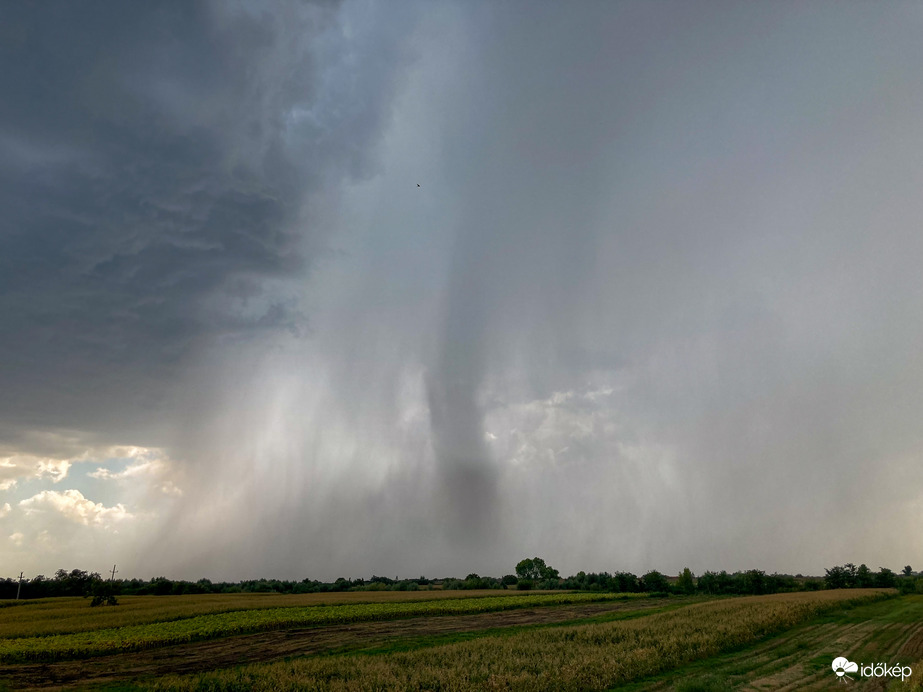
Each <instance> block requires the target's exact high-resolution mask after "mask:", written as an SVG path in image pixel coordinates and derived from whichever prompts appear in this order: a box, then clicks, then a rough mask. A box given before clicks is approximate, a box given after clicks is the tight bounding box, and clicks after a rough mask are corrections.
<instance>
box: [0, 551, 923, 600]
mask: <svg viewBox="0 0 923 692" xmlns="http://www.w3.org/2000/svg"><path fill="white" fill-rule="evenodd" d="M824 571H825V575H824V577H822V578H819V577H803V576H802V575H800V574H797V575H794V576H793V575H788V574H767V573H766V572H764V571H763V570H759V569H751V570H746V571H742V572H734V573H730V574H729V573H728V572H725V571H721V572H712V571H706V572H703V573H702V574H701V575H699V576H698V577H697V576H696V575H695V574H693V573H692V572H691V571H690V570H689V568H685V569H684V570H683V571H682V572H681V573H680V574H679V575H678V576H676V577H668V576H666V575H664V574H662V573H660V572H658V571H657V570H651V571H649V572H646V573H645V574H643V575H640V576H638V575H635V574H632V573H631V572H611V573H610V572H589V573H587V572H583V571H581V572H578V573H577V574H575V575H572V576H569V577H561V576H560V574H559V572H558V570H556V569H554V568H553V567H551V566H550V565H548V564H547V563H546V562H545V561H544V560H543V559H542V558H538V557H534V558H526V559H524V560H521V561H520V562H519V563H517V565H516V568H515V574H507V575H505V576H503V577H490V576H480V575H478V574H469V575H468V576H466V577H465V578H464V579H460V578H454V577H447V578H442V579H427V578H426V577H418V578H416V579H397V578H395V579H390V578H388V577H381V576H377V575H372V577H371V578H370V579H347V578H345V577H340V578H339V579H336V580H335V581H332V582H322V581H317V580H314V579H303V580H301V581H292V580H280V579H250V580H244V581H239V582H213V581H211V580H210V579H199V580H198V581H186V580H182V579H168V578H166V577H153V578H152V579H150V580H144V579H112V580H106V579H104V578H103V577H102V576H100V574H99V573H98V572H87V571H84V570H79V569H73V570H71V571H69V572H68V571H67V570H64V569H59V570H58V571H57V572H55V575H54V576H53V577H45V576H43V575H38V576H36V577H33V578H31V579H28V580H24V581H23V582H22V586H21V591H20V598H50V597H56V596H93V597H94V600H95V601H100V599H102V601H101V602H106V603H112V602H113V601H115V596H133V595H155V596H166V595H183V594H209V593H283V594H298V593H327V592H338V591H416V590H419V589H429V588H441V589H443V590H475V589H518V590H521V591H528V590H532V589H542V590H547V589H564V590H576V591H606V592H621V593H651V594H664V595H669V594H685V595H691V594H696V593H700V594H711V595H746V594H753V595H759V594H771V593H780V592H787V591H812V590H820V589H847V588H870V587H878V588H896V589H899V590H900V591H901V592H902V593H923V575H921V574H919V573H915V572H914V571H913V569H912V568H911V567H910V566H909V565H907V566H906V567H904V569H903V570H902V571H901V572H900V573H895V572H893V571H891V570H890V569H888V568H886V567H881V568H879V570H878V571H877V572H873V571H872V570H871V569H869V567H868V566H866V565H864V564H862V565H859V566H858V567H857V566H856V565H854V564H852V563H846V564H845V565H838V566H835V567H831V568H829V569H826V570H824ZM17 589H19V580H18V579H15V578H3V579H0V599H11V598H16V595H17Z"/></svg>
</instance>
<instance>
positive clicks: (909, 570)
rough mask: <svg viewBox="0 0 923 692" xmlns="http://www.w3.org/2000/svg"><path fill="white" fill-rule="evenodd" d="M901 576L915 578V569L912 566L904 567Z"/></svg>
mask: <svg viewBox="0 0 923 692" xmlns="http://www.w3.org/2000/svg"><path fill="white" fill-rule="evenodd" d="M901 574H903V575H904V576H905V577H911V576H913V567H911V566H910V565H904V569H902V570H901Z"/></svg>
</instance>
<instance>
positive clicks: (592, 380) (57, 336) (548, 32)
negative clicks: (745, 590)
mask: <svg viewBox="0 0 923 692" xmlns="http://www.w3.org/2000/svg"><path fill="white" fill-rule="evenodd" d="M36 7H37V8H39V10H41V8H43V7H49V6H47V5H35V6H32V5H28V6H27V5H22V6H19V5H10V6H9V7H5V8H4V9H3V11H4V12H6V13H8V14H10V15H12V14H13V13H15V12H24V11H26V10H23V9H22V8H33V9H30V10H28V11H30V12H31V11H36V10H34V8H36ZM86 8H87V6H82V7H74V6H71V5H66V6H65V5H61V6H60V8H58V7H57V6H55V9H60V12H59V13H57V14H55V13H52V12H50V11H47V10H45V11H43V12H42V15H43V16H42V17H41V21H42V28H36V27H37V25H36V24H35V22H37V21H39V19H34V20H30V21H32V23H31V24H30V22H29V21H25V20H23V19H17V20H16V21H12V19H11V21H5V22H2V23H0V26H2V27H3V29H2V30H3V31H4V32H6V33H5V34H4V40H3V41H2V42H0V46H2V48H0V50H3V51H6V52H5V53H4V61H5V64H6V65H5V66H6V67H7V69H4V70H3V71H2V77H0V79H3V80H4V81H3V83H2V86H3V88H4V89H5V90H7V91H10V92H11V93H14V94H16V95H17V96H16V98H14V99H12V100H9V99H8V100H4V101H3V103H2V104H0V114H3V118H2V120H0V147H2V151H3V156H2V157H0V175H2V176H4V177H3V180H4V185H3V187H2V191H0V194H3V195H4V197H3V204H4V208H5V209H8V210H9V211H8V212H7V213H8V218H6V219H4V220H3V221H2V223H3V224H4V225H3V227H2V228H3V234H4V236H3V242H4V246H5V248H4V249H6V248H8V251H6V252H4V253H3V254H2V259H0V261H2V262H4V263H5V264H4V269H5V271H4V273H3V275H2V276H0V282H3V286H4V292H3V294H2V296H3V297H2V300H3V303H2V308H3V325H2V328H3V330H4V333H3V337H4V338H3V341H2V342H0V355H2V356H3V362H4V364H7V363H8V364H11V365H12V367H10V368H8V369H4V370H3V371H2V373H3V374H2V375H0V377H2V380H0V385H2V386H3V387H4V391H5V392H10V393H11V395H10V396H9V397H7V398H6V399H5V400H4V403H3V404H0V414H2V415H0V421H2V423H0V424H2V425H4V426H6V428H7V429H8V430H9V431H14V430H15V431H17V432H18V433H19V434H20V439H21V440H22V444H21V445H19V446H20V447H22V448H23V449H26V450H27V451H28V450H31V451H32V453H34V454H40V453H42V454H50V452H48V451H45V450H47V449H50V448H52V447H53V446H54V444H56V442H55V440H60V442H59V444H61V445H65V444H71V445H72V446H74V445H76V446H77V447H79V446H80V444H81V440H82V438H80V436H81V435H82V436H84V437H93V436H95V438H98V442H99V444H100V445H103V444H114V443H115V442H124V443H125V444H137V445H153V446H157V447H162V449H159V450H154V452H156V453H157V454H161V453H162V455H161V456H156V455H154V456H151V458H156V459H159V460H161V462H159V465H158V466H157V469H159V470H157V473H159V474H161V476H162V478H161V476H157V478H158V479H159V480H158V481H157V483H160V482H161V481H170V482H172V483H174V484H175V486H176V487H177V488H179V489H181V490H182V491H183V495H182V496H181V497H177V498H175V499H173V500H170V502H171V503H172V504H169V505H168V504H155V505H151V507H152V512H153V513H158V512H159V514H158V519H157V520H156V521H152V522H151V524H150V525H145V526H144V527H141V528H137V535H138V536H141V537H142V540H132V541H126V542H125V543H123V545H124V546H125V548H124V549H125V550H126V554H129V553H130V555H131V557H130V559H131V560H133V561H134V564H135V565H137V569H139V570H140V571H141V572H142V573H143V572H147V571H148V570H150V571H151V572H150V573H153V572H158V573H162V572H163V571H167V570H175V575H176V576H185V577H188V578H199V577H201V576H206V575H207V576H210V577H213V578H214V577H217V578H240V577H254V576H262V575H269V574H272V575H275V576H285V577H291V578H304V577H305V576H310V577H320V578H331V579H332V578H335V577H337V576H341V575H343V576H359V575H362V576H367V575H368V574H369V572H373V571H374V572H375V573H378V574H389V575H391V574H397V573H401V574H405V573H406V570H412V571H413V572H414V573H415V574H418V573H420V572H423V573H425V574H427V575H430V576H434V575H444V574H448V573H455V574H458V575H463V574H466V573H468V572H471V571H477V572H479V573H490V574H502V573H506V572H509V571H510V570H511V569H512V568H513V566H514V565H515V562H516V561H517V560H518V559H521V558H522V557H525V556H527V555H530V556H531V555H541V556H543V557H545V558H546V559H548V560H549V562H550V563H552V564H554V565H555V567H558V568H560V569H561V570H562V572H565V573H567V572H571V571H576V570H579V569H586V570H610V571H611V570H616V569H629V570H632V571H635V572H643V571H645V570H647V569H651V568H656V569H660V570H664V571H668V572H674V573H675V572H676V571H677V570H679V569H681V568H682V567H683V566H684V565H688V566H689V567H690V568H692V569H693V570H694V571H696V572H700V571H701V570H703V569H728V570H735V569H748V568H752V567H758V568H761V569H767V570H791V571H795V572H798V571H801V572H809V571H813V572H815V573H818V572H820V571H821V570H822V568H823V567H824V566H829V565H830V564H834V563H842V562H846V561H853V562H856V563H858V562H862V561H865V562H868V564H869V565H870V566H872V567H875V566H878V565H879V564H881V565H885V566H890V567H892V568H895V567H900V566H901V565H903V564H906V562H907V561H910V562H911V564H913V561H914V560H915V559H916V558H914V557H912V555H913V550H915V544H914V543H913V541H914V540H915V539H914V535H915V533H914V532H916V533H918V527H919V516H920V513H919V508H920V506H921V502H923V495H921V488H923V478H921V470H920V469H921V467H920V464H919V459H920V455H921V453H923V451H921V450H923V446H921V445H923V439H921V433H920V426H919V421H918V420H917V418H918V412H919V410H920V409H921V408H923V395H921V392H923V369H921V361H920V358H919V349H918V347H917V345H918V344H919V343H921V342H923V327H921V322H920V320H919V315H920V314H921V311H923V290H921V274H920V272H919V266H918V265H919V258H920V257H921V256H923V235H921V234H920V233H919V218H920V212H921V205H920V203H919V201H918V199H919V189H920V185H921V182H923V168H921V165H920V157H919V154H918V152H919V146H917V144H918V143H919V142H920V141H923V135H921V125H920V124H921V123H923V91H921V89H920V80H919V75H918V65H919V64H921V60H923V44H921V43H920V41H919V35H920V29H921V21H923V14H921V13H920V9H919V7H918V6H917V5H916V4H913V3H909V4H900V3H892V4H890V5H889V6H888V10H887V11H883V10H882V8H881V7H880V6H877V5H876V6H872V5H861V4H851V5H848V4H843V3H824V2H815V3H749V4H742V3H733V2H728V3H723V2H715V3H704V4H703V3H684V2H677V3H651V2H618V3H577V4H573V3H571V4H567V5H566V6H565V5H564V4H561V3H554V2H547V3H536V2H530V3H457V4H451V3H425V4H421V5H415V4H413V3H377V4H376V3H372V2H364V1H362V0H358V1H356V2H346V3H344V4H343V5H342V6H340V7H338V8H336V10H335V11H334V9H333V8H319V7H316V6H309V5H294V4H293V5H291V6H289V5H284V4H280V5H273V6H272V8H271V9H270V10H268V11H267V10H264V6H263V5H260V4H255V5H253V6H252V7H250V6H247V5H227V4H218V5H217V6H210V5H196V6H188V5H179V6H173V5H144V6H143V8H144V9H143V15H144V16H141V17H137V16H136V13H134V12H133V13H131V15H130V16H129V14H128V13H127V11H126V12H125V13H124V14H121V15H120V14H119V13H120V12H122V10H121V8H120V7H119V6H115V5H113V7H112V8H109V7H108V6H106V9H107V12H99V11H97V10H95V9H94V10H92V13H95V14H93V16H92V17H91V16H90V15H91V14H92V13H91V11H90V10H89V9H86ZM109 9H111V11H108V10H109ZM94 22H95V23H94ZM87 25H93V26H96V27H97V28H98V31H96V32H95V33H94V34H93V40H92V41H90V40H88V39H86V35H87V34H86V33H79V32H75V31H67V30H66V28H69V27H74V28H77V29H79V28H81V27H85V26H87ZM30 27H32V28H30ZM107 27H108V28H107ZM86 31H89V29H87V30H86ZM81 37H82V38H81ZM306 37H307V38H306ZM37 42H38V43H37ZM36 45H38V47H35V46H36ZM30 46H31V47H32V48H29V47H30ZM42 46H44V47H42ZM23 55H27V56H28V55H31V56H33V58H32V61H31V62H29V61H25V60H23V59H22V56H23ZM408 56H410V58H411V59H408ZM14 58H15V60H14ZM417 183H420V185H421V186H420V187H417V185H416V184H417ZM322 255H323V258H324V259H323V261H318V258H319V257H321V256H322ZM306 325H307V327H306ZM293 332H296V333H306V334H308V337H307V338H302V339H288V338H281V337H282V335H285V334H290V333H293ZM167 404H169V406H168V405H167ZM65 425H66V426H67V427H68V428H70V430H58V431H57V433H58V435H59V438H49V437H47V436H45V437H42V435H41V434H40V433H41V431H42V426H44V427H45V428H55V427H60V426H65ZM73 438H78V439H77V442H74V441H73ZM95 438H94V442H95V441H96V440H95ZM113 438H118V439H117V440H116V439H113ZM128 438H130V439H128ZM0 439H4V441H7V442H8V443H9V444H11V445H12V446H15V444H14V443H15V440H14V439H13V438H12V436H11V434H8V435H5V436H4V437H2V438H0ZM10 440H13V442H9V441H10ZM145 453H148V452H145ZM151 454H153V452H151ZM41 461H42V460H39V461H38V462H36V461H35V460H34V459H31V458H28V459H27V458H25V457H24V460H22V461H21V463H19V462H17V463H19V466H17V467H16V468H19V469H21V468H27V469H31V470H32V471H34V473H32V476H31V477H32V478H33V480H32V481H30V482H32V483H34V484H36V487H37V485H38V484H39V483H46V484H47V483H50V482H52V480H50V476H51V474H53V473H54V472H55V469H57V468H59V467H55V466H53V465H52V466H49V467H47V468H46V467H44V466H41ZM29 464H32V465H31V466H30V465H29ZM36 464H38V465H36ZM75 468H76V464H75ZM110 471H111V472H112V474H113V476H114V475H117V474H118V473H119V471H118V468H117V467H116V465H115V464H114V463H113V464H110ZM30 472H31V471H30ZM10 473H13V472H12V471H11V472H10ZM16 473H19V475H20V477H23V478H24V477H25V475H24V474H25V472H22V473H20V472H19V471H17V472H16ZM150 473H151V474H153V473H154V471H153V470H151V471H150ZM103 475H105V474H102V475H100V476H98V477H97V480H98V481H99V482H100V483H103V482H104V478H103V477H102V476H103ZM72 476H76V473H75V472H73V471H72ZM152 477H153V475H152ZM70 478H71V476H68V482H69V481H70ZM125 482H126V483H127V482H128V481H127V479H125ZM24 485H25V484H24ZM62 487H63V486H62ZM89 487H91V486H86V487H84V490H86V492H84V493H83V497H86V498H88V499H90V500H93V501H95V498H91V497H90V490H89V489H88V488H89ZM139 487H142V489H143V487H144V486H143V484H141V485H140V486H139ZM151 487H152V488H153V489H155V490H156V488H154V486H151ZM23 492H24V491H23ZM30 492H31V491H30ZM158 492H159V491H158ZM161 495H162V493H161ZM45 497H46V499H47V498H50V497H51V496H49V495H46V496H45ZM71 497H72V498H75V497H76V496H75V495H73V494H71ZM121 497H122V496H120V495H116V494H115V492H114V491H112V494H110V495H109V496H107V497H102V498H101V499H104V500H106V504H107V505H114V504H115V503H116V502H122V499H121ZM158 497H160V495H158ZM138 502H140V500H139V501H138ZM13 504H15V503H11V506H13ZM33 504H40V503H38V501H36V503H33ZM18 506H19V505H18V504H17V505H15V507H13V511H12V512H11V513H10V515H9V516H8V517H6V518H5V519H4V521H6V522H7V523H10V522H12V521H17V520H18V519H17V515H16V512H17V509H16V508H17V507H18ZM28 506H31V505H28ZM125 506H126V507H127V508H128V511H129V512H135V511H136V507H135V506H134V505H132V504H131V503H130V502H129V500H128V499H127V496H126V499H125ZM141 509H143V507H142V508H141ZM141 509H137V511H138V516H141ZM129 526H130V521H129V520H128V519H126V524H125V529H124V531H125V533H123V534H122V535H130V534H128V533H127V532H128V531H129ZM136 526H138V525H136ZM177 526H181V527H183V530H182V531H181V532H178V531H177V529H176V527H177ZM26 528H27V529H28V528H29V527H26ZM32 528H33V529H35V527H32ZM23 533H24V534H25V533H27V531H25V530H24V531H23ZM85 538H86V540H90V539H93V538H94V536H92V535H90V536H85ZM23 550H24V549H23ZM130 551H134V552H130ZM908 553H910V554H909V555H908ZM905 555H907V556H906V557H904V556H905ZM23 559H25V558H23ZM39 559H40V558H35V560H36V562H37V561H38V560H39ZM41 559H47V558H41ZM126 559H129V558H126ZM54 567H55V566H54V565H52V568H54ZM126 569H127V568H126ZM172 574H174V573H173V572H171V575H172Z"/></svg>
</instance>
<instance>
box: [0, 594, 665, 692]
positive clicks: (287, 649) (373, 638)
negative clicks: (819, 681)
mask: <svg viewBox="0 0 923 692" xmlns="http://www.w3.org/2000/svg"><path fill="white" fill-rule="evenodd" d="M669 602H670V601H669V600H667V599H653V598H651V599H647V598H646V599H643V601H642V600H631V601H609V602H605V603H590V604H584V605H571V606H548V607H544V608H528V609H526V608H524V609H522V610H510V611H505V612H499V613H481V614H478V615H443V616H438V617H418V618H409V619H406V620H391V621H387V622H360V623H354V624H350V625H336V626H330V627H315V628H310V629H289V630H280V631H276V632H261V633H259V634H250V635H245V636H238V637H228V638H225V639H216V640H212V641H207V642H197V643H193V644H181V645H178V646H169V647H164V648H160V649H152V650H150V651H140V652H133V653H126V654H116V655H112V656H100V657H96V658H90V659H84V660H77V661H60V662H57V663H47V664H20V665H6V666H0V683H6V684H8V685H9V686H10V687H12V689H14V690H26V689H54V688H62V687H71V686H73V685H75V684H80V683H84V684H87V683H111V682H127V681H130V680H132V679H134V678H138V677H148V676H158V675H165V674H167V673H197V672H202V671H206V670H215V669H218V668H228V667H232V666H236V665H241V664H244V663H256V662H260V661H272V660H277V659H281V658H285V657H287V656H302V655H305V654H313V653H320V652H323V651H329V650H331V649H337V648H340V647H344V646H350V647H352V646H357V647H358V646H363V647H367V646H374V645H376V644H379V643H385V642H389V641H393V640H394V639H399V638H403V637H416V636H427V635H428V636H432V635H440V634H450V633H454V632H470V631H476V630H484V629H490V628H494V627H515V626H519V625H538V624H545V623H557V622H566V621H568V620H577V619H580V618H589V617H593V616H595V615H602V614H605V613H613V612H618V611H632V610H647V609H651V608H659V607H661V606H663V605H666V604H667V603H669Z"/></svg>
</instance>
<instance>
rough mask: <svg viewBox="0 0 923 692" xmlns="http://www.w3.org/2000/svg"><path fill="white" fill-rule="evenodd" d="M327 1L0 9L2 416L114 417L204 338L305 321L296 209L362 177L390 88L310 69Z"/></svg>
mask: <svg viewBox="0 0 923 692" xmlns="http://www.w3.org/2000/svg"><path fill="white" fill-rule="evenodd" d="M336 10H337V7H336V5H334V4H326V3H318V4H303V3H294V2H293V3H273V4H272V5H271V6H267V5H264V4H261V3H255V4H252V5H248V4H245V3H213V4H209V3H176V2H152V3H143V4H141V5H127V4H125V3H120V2H87V3H68V2H59V3H10V4H7V5H5V6H4V7H3V9H2V10H0V12H2V15H3V16H2V20H0V26H2V30H0V31H2V32H3V38H2V40H0V66H2V67H0V91H2V93H3V94H4V96H3V99H2V100H0V151H2V154H0V205H2V208H3V209H4V215H3V219H2V220H0V239H2V246H3V250H2V252H0V312H2V316H3V319H2V321H0V330H2V331H0V360H2V362H3V363H4V368H3V370H2V373H3V374H2V381H0V388H2V389H3V391H4V393H5V396H4V397H3V404H2V407H3V408H2V412H0V418H2V420H3V421H4V424H5V425H8V426H10V425H11V424H12V427H15V426H17V425H20V424H23V425H25V424H30V423H36V424H39V425H45V426H55V425H65V426H68V427H77V428H79V427H83V426H87V427H89V428H92V427H93V426H95V425H100V424H103V425H105V426H106V427H109V428H110V429H113V428H115V427H117V425H118V424H117V423H116V421H115V420H113V419H118V418H124V420H122V421H120V423H121V424H124V423H128V422H130V420H131V419H132V417H133V415H135V414H137V413H138V411H139V409H141V408H149V407H150V406H152V405H155V404H156V403H157V402H158V400H159V399H160V398H161V397H162V396H163V395H164V394H165V388H166V387H167V386H169V385H170V384H172V383H173V381H174V379H175V377H176V376H177V373H178V367H179V366H180V365H181V364H182V362H183V361H184V359H186V358H188V356H189V355H190V354H191V353H194V352H195V350H196V349H197V348H198V347H200V346H205V345H208V344H212V343H214V341H215V339H217V338H229V337H237V338H240V337H246V336H247V335H248V334H253V333H256V332H262V331H273V330H287V331H291V332H299V331H303V330H304V328H305V317H304V315H303V313H302V311H301V310H300V308H299V307H298V305H297V299H296V297H295V296H293V295H292V294H291V292H290V291H288V292H287V291H285V290H284V285H285V283H284V282H285V280H286V279H289V278H291V277H293V276H296V275H297V276H300V275H302V274H303V270H304V268H305V266H306V264H307V263H309V262H310V261H311V260H312V258H313V257H315V256H316V254H317V252H319V251H320V250H321V249H322V246H323V244H324V238H325V235H324V230H323V229H322V228H319V227H318V225H317V224H312V219H310V218H309V216H308V215H307V214H306V213H305V203H306V202H307V201H308V200H309V198H310V195H311V193H312V192H316V191H318V190H319V189H320V188H321V187H322V186H323V185H324V184H325V181H331V180H333V181H335V180H337V179H338V178H339V177H340V176H343V175H349V174H353V175H362V169H363V166H364V164H363V160H364V158H363V156H364V155H363V153H362V152H363V143H364V142H365V141H367V139H368V137H369V136H370V135H373V134H374V132H375V129H376V127H377V126H378V122H379V120H380V118H379V114H378V113H379V112H378V111H377V110H376V108H375V107H374V104H375V102H376V101H375V94H376V92H378V93H384V92H385V91H386V90H387V89H388V88H389V87H388V83H389V81H388V79H387V75H384V76H383V75H382V74H381V73H377V74H376V70H375V69H374V68H373V69H371V70H369V71H368V72H367V73H363V74H362V75H358V76H357V74H355V73H350V72H349V70H348V69H345V70H341V71H340V73H339V74H336V75H334V76H332V77H331V76H330V75H329V74H325V73H324V71H323V70H322V69H321V68H320V67H319V62H321V61H323V62H324V65H323V68H324V70H329V69H331V68H334V69H335V68H336V67H337V66H338V64H339V63H341V62H342V61H343V60H344V56H343V55H341V54H338V53H337V52H336V51H340V53H342V52H344V51H345V50H346V49H344V47H343V46H342V45H340V44H338V43H337V42H336V41H333V40H331V36H330V35H329V34H330V31H331V28H332V32H333V37H334V38H335V36H336V33H337V31H338V28H337V26H336V23H335V21H336ZM325 31H327V32H328V34H327V35H325V33H324V32H325ZM331 46H332V48H331ZM347 58H348V56H347ZM325 79H326V80H327V81H328V82H330V81H333V82H334V84H335V86H334V87H330V86H329V85H327V86H325V85H324V80H325ZM362 80H368V81H362ZM354 90H359V91H361V92H362V99H361V100H360V99H359V98H358V97H357V94H356V93H353V92H354ZM370 104H371V105H370ZM116 401H117V403H116ZM123 414H124V415H123ZM102 420H105V423H101V421H102ZM7 432H8V435H12V434H13V431H12V430H9V431H7Z"/></svg>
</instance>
